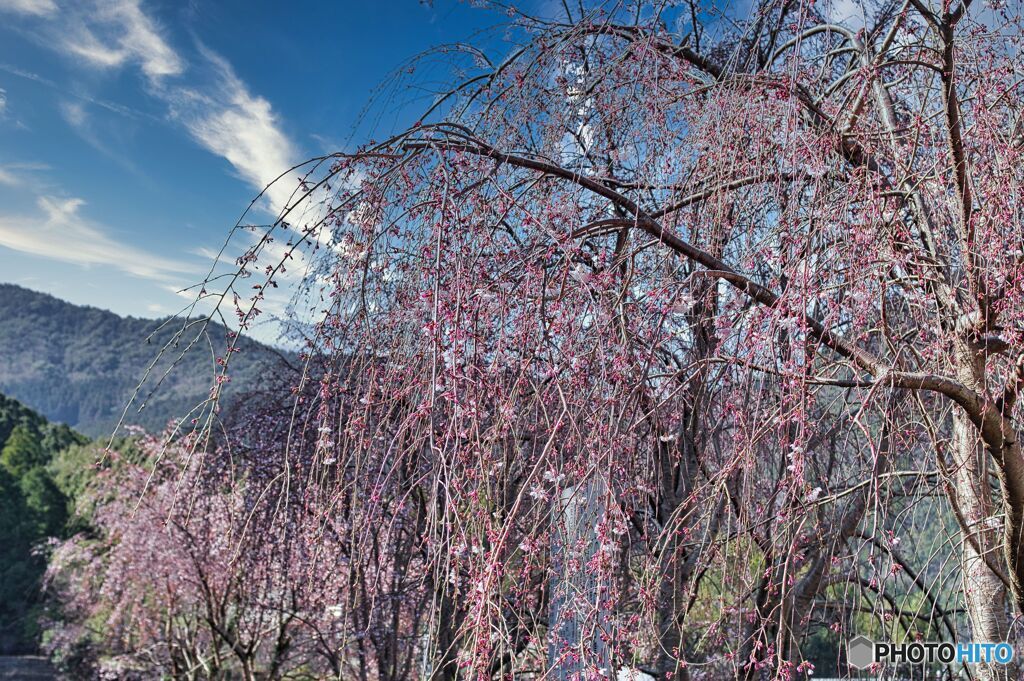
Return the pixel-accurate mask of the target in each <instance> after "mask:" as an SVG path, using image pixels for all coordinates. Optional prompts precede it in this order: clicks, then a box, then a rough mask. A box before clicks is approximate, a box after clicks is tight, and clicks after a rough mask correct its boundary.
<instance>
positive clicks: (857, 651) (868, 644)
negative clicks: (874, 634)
mask: <svg viewBox="0 0 1024 681" xmlns="http://www.w3.org/2000/svg"><path fill="white" fill-rule="evenodd" d="M874 661H875V644H874V642H872V640H871V639H869V638H868V637H867V636H854V637H853V638H851V639H850V640H849V642H848V643H847V644H846V662H847V664H849V665H850V666H851V667H853V668H854V669H866V668H867V667H870V666H871V663H873V662H874Z"/></svg>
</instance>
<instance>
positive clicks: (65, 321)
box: [0, 284, 287, 436]
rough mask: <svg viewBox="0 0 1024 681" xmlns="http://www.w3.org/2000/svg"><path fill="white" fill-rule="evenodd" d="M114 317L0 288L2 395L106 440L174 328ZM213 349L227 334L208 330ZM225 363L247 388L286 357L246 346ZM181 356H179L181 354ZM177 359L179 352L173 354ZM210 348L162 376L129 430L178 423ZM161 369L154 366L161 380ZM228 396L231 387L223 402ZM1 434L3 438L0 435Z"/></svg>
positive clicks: (202, 380)
mask: <svg viewBox="0 0 1024 681" xmlns="http://www.w3.org/2000/svg"><path fill="white" fill-rule="evenodd" d="M164 321H166V318H165V319H160V320H153V319H139V318H135V317H120V316H118V315H116V314H114V313H112V312H108V311H105V310H100V309H97V308H93V307H83V306H79V305H72V304H71V303H67V302H65V301H62V300H59V299H57V298H54V297H53V296H50V295H47V294H44V293H38V292H36V291H31V290H29V289H25V288H22V287H20V286H14V285H11V284H0V392H2V393H4V394H6V395H10V396H12V397H14V398H16V399H18V400H20V401H22V402H24V403H25V404H26V405H28V406H29V407H31V408H32V409H35V410H37V411H39V412H40V413H42V414H43V415H44V416H46V418H48V419H50V420H51V421H57V422H61V423H66V424H68V425H70V426H72V427H74V428H75V429H77V430H78V431H79V432H82V433H86V434H88V435H91V436H100V435H108V434H109V433H110V432H111V430H112V429H113V427H114V426H115V425H116V423H117V421H118V419H119V418H120V416H121V412H122V409H123V408H124V405H125V404H126V403H127V401H128V399H129V398H130V397H131V395H132V392H133V390H134V389H135V387H136V385H137V384H138V382H139V380H140V378H141V377H142V376H143V375H144V373H145V371H146V367H147V366H148V365H149V363H150V362H151V361H152V360H153V358H154V357H155V356H156V354H157V352H158V351H159V349H160V347H161V346H162V345H163V344H164V343H165V342H166V341H167V340H168V339H170V338H171V337H172V336H173V334H174V332H175V330H176V329H178V328H180V324H177V323H172V324H168V325H166V326H165V327H164V328H162V329H160V330H159V331H158V332H157V333H156V335H155V336H154V338H153V339H151V340H150V341H149V342H147V340H146V339H147V337H148V336H149V335H150V334H151V333H153V331H154V330H155V329H157V328H158V327H160V325H161V324H162V323H163V322H164ZM208 333H209V336H210V338H211V340H212V342H213V347H223V345H224V343H223V339H224V337H225V333H226V330H225V329H224V327H222V326H219V325H211V327H210V329H209V331H208ZM239 347H240V348H241V351H240V352H238V353H235V354H234V356H233V357H232V360H231V367H232V369H231V375H232V379H233V382H234V383H239V384H245V385H248V386H250V387H251V386H252V384H253V381H255V380H257V379H258V378H259V377H262V376H266V375H267V374H269V373H273V370H274V368H275V367H279V366H281V363H282V361H287V358H286V357H283V356H282V355H280V354H279V353H278V352H277V351H275V350H273V349H271V348H269V347H267V346H264V345H260V344H259V343H256V342H254V341H248V340H244V339H243V341H242V342H240V343H239ZM179 352H180V350H179ZM175 354H177V353H175ZM215 361H216V360H215V357H214V354H213V353H211V350H210V345H208V344H206V345H204V346H196V347H195V348H194V349H193V350H191V351H190V352H189V353H188V354H187V355H186V356H185V357H184V359H183V360H182V362H181V363H180V364H179V365H178V366H177V367H176V368H175V370H174V371H173V372H172V373H171V374H170V375H169V376H168V377H167V379H166V380H165V381H164V383H163V385H162V386H161V387H160V389H159V390H158V391H157V393H156V394H155V395H153V397H152V398H151V399H149V400H148V401H147V403H146V407H145V409H144V410H143V411H142V412H141V413H135V412H134V411H133V412H130V413H129V415H128V418H127V419H126V422H127V423H132V424H137V425H141V426H144V427H146V428H147V429H150V430H159V429H162V428H163V427H164V426H165V425H166V424H167V422H168V421H169V420H170V419H173V418H178V417H181V416H183V415H184V414H185V413H186V412H187V411H188V410H189V409H190V408H191V407H192V406H194V405H195V404H196V403H198V402H199V401H200V400H202V399H203V398H205V397H206V396H207V394H208V392H209V389H210V385H211V382H212V380H213V379H212V377H213V373H214V368H215ZM165 367H166V363H165V364H163V365H160V371H159V372H154V375H157V376H158V375H159V374H160V373H162V370H163V368H165ZM233 393H234V391H233V389H232V384H231V383H229V384H228V386H227V388H226V390H225V393H224V394H225V397H226V401H228V402H229V401H230V400H231V397H232V395H233ZM0 434H2V433H0Z"/></svg>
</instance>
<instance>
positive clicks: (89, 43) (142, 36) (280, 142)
mask: <svg viewBox="0 0 1024 681" xmlns="http://www.w3.org/2000/svg"><path fill="white" fill-rule="evenodd" d="M8 1H10V0H0V2H8ZM37 1H39V0H37ZM44 30H45V31H48V33H47V35H46V37H45V38H44V40H45V42H46V44H48V45H51V46H53V47H54V48H55V49H57V50H59V51H61V52H63V53H65V54H67V55H69V56H71V57H73V58H74V59H76V60H78V61H80V62H83V63H85V64H88V65H90V66H92V67H94V68H99V69H115V68H122V67H128V66H136V67H138V68H139V70H140V71H141V72H142V74H143V75H144V76H145V78H146V84H147V91H148V92H149V94H150V95H152V96H153V97H155V98H157V99H158V100H160V101H162V102H163V103H164V104H165V105H166V106H167V107H168V114H169V116H170V118H171V119H172V120H174V121H176V122H178V123H179V124H181V125H182V126H183V127H184V129H185V130H186V131H187V132H188V134H189V135H190V136H191V137H192V139H193V140H195V142H196V143H198V144H199V145H200V146H202V147H203V148H204V149H206V150H207V151H209V152H211V153H213V154H216V155H217V156H220V157H222V158H224V159H225V160H227V161H228V163H230V164H231V166H232V167H233V168H234V170H235V172H236V173H237V175H238V176H239V177H240V178H241V179H242V180H244V181H245V182H246V183H248V184H249V185H250V186H251V187H253V188H254V189H255V190H262V189H263V188H264V187H265V186H266V185H267V184H269V183H270V182H271V181H272V180H274V179H275V178H277V177H278V176H279V175H280V174H281V173H283V172H284V171H286V170H287V169H288V168H290V167H291V166H292V165H294V163H295V161H296V159H297V158H298V153H297V150H296V148H295V145H294V144H293V143H292V141H291V140H290V139H289V137H288V136H287V135H286V134H285V133H284V131H283V129H282V124H281V120H280V118H279V116H278V114H277V113H276V112H275V111H274V109H273V107H272V106H271V103H270V102H269V101H268V100H267V99H265V98H264V97H261V96H259V95H258V94H255V93H253V92H252V91H251V90H250V89H249V87H248V86H247V85H246V83H244V82H243V81H242V80H241V79H240V78H239V77H238V75H237V74H236V73H235V71H234V69H233V68H232V66H231V64H230V63H228V61H227V60H225V59H224V58H223V57H221V56H220V55H218V54H216V53H215V52H213V51H212V50H209V49H207V48H206V47H204V46H202V45H199V47H198V54H199V59H197V60H196V62H195V63H194V64H189V63H188V61H187V60H186V59H185V58H184V57H182V56H181V55H180V54H179V53H178V51H176V50H175V49H174V47H172V46H171V44H170V42H169V41H168V40H167V39H166V38H165V37H164V35H163V31H162V29H161V27H160V26H159V25H158V23H157V22H156V21H155V20H154V19H153V18H152V17H151V16H149V15H148V14H147V13H146V12H145V10H144V7H143V5H142V4H141V0H91V1H90V2H85V3H81V4H79V5H75V7H74V9H69V10H68V11H67V12H64V13H61V14H59V15H58V16H55V17H54V18H53V20H52V21H51V22H50V23H49V24H48V28H47V29H44ZM0 68H5V69H6V70H10V67H6V65H0ZM34 75H35V74H31V73H27V72H26V77H32V76H34ZM186 78H187V80H188V81H190V82H188V83H186V82H185V80H186ZM80 99H82V100H83V101H88V98H81V97H80ZM61 113H62V114H63V116H64V118H65V120H67V121H68V123H69V124H71V125H72V127H74V128H76V130H78V132H79V133H80V134H82V135H83V136H84V137H86V140H87V141H89V142H90V144H93V146H97V147H98V148H99V147H101V146H104V145H101V144H99V141H98V139H97V138H96V136H95V135H91V134H89V121H88V116H87V110H86V109H85V108H84V107H83V106H82V105H81V103H80V102H79V103H67V102H65V103H64V104H62V110H61ZM296 185H297V178H294V177H289V178H287V179H286V180H282V182H281V183H279V185H278V186H275V187H273V188H271V190H270V191H269V192H268V202H269V206H268V207H269V208H270V209H271V210H272V211H274V212H277V211H279V210H281V209H282V208H283V207H284V205H285V204H286V202H287V200H288V198H289V196H290V195H291V194H292V191H293V190H294V189H295V187H296Z"/></svg>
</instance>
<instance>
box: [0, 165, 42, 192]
mask: <svg viewBox="0 0 1024 681" xmlns="http://www.w3.org/2000/svg"><path fill="white" fill-rule="evenodd" d="M49 169H50V167H49V166H48V165H46V164H45V163H5V164H4V165H0V184H2V185H6V186H8V187H21V186H24V185H26V184H29V182H28V180H30V179H31V178H30V177H26V175H29V174H31V173H32V172H35V171H39V170H49Z"/></svg>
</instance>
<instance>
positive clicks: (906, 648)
mask: <svg viewBox="0 0 1024 681" xmlns="http://www.w3.org/2000/svg"><path fill="white" fill-rule="evenodd" d="M1012 659H1013V646H1011V645H1010V644H1009V643H974V642H968V643H949V642H941V643H940V642H927V641H912V642H910V643H883V642H881V641H872V640H871V639H869V638H868V637H866V636H855V637H854V638H852V639H850V640H849V642H847V644H846V661H847V662H848V663H849V665H850V666H851V667H853V668H854V669H866V668H868V667H870V666H871V665H872V664H874V663H875V662H910V663H911V664H921V663H924V662H939V663H942V664H950V663H953V662H959V663H961V664H979V663H982V662H985V663H989V664H1007V663H1008V662H1009V661H1010V660H1012Z"/></svg>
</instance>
